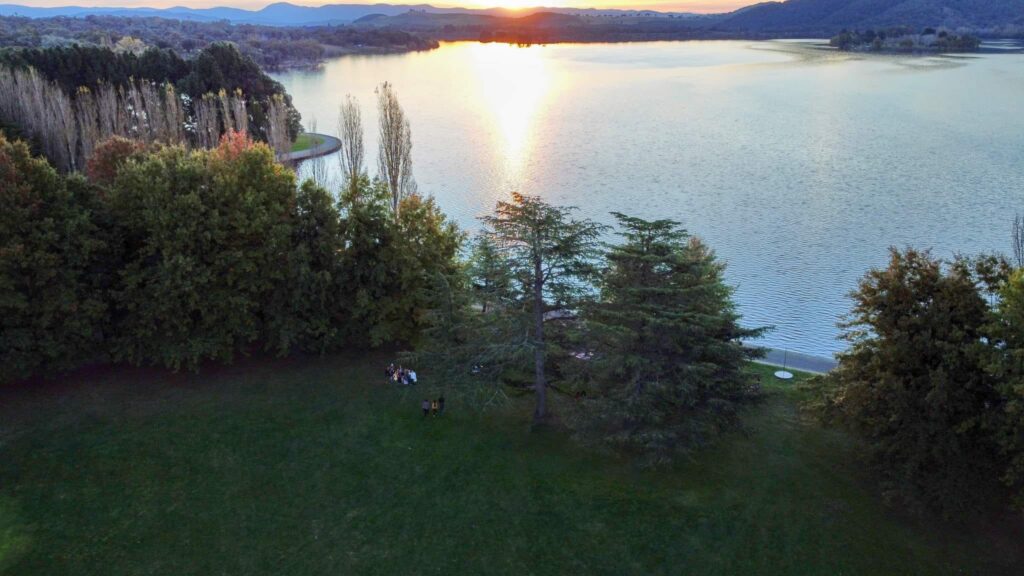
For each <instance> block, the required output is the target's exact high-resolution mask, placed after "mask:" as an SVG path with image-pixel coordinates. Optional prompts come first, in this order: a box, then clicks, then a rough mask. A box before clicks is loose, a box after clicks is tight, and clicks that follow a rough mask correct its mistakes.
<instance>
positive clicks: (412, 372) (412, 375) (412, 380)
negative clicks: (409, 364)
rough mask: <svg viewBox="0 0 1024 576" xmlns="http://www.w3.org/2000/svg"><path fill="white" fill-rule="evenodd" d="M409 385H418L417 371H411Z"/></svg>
mask: <svg viewBox="0 0 1024 576" xmlns="http://www.w3.org/2000/svg"><path fill="white" fill-rule="evenodd" d="M409 384H416V371H415V370H413V369H412V368H410V369H409Z"/></svg>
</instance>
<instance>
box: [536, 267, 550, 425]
mask: <svg viewBox="0 0 1024 576" xmlns="http://www.w3.org/2000/svg"><path fill="white" fill-rule="evenodd" d="M533 273H534V276H533V331H534V334H533V338H534V342H533V370H534V373H533V380H534V389H535V392H536V394H537V407H536V409H535V410H534V412H533V422H534V424H540V423H543V422H544V421H545V420H546V419H547V416H548V407H547V401H548V390H547V388H548V382H547V378H546V377H545V376H544V359H545V358H544V356H545V350H544V345H545V342H544V275H543V269H542V262H541V259H540V257H535V258H534V260H533Z"/></svg>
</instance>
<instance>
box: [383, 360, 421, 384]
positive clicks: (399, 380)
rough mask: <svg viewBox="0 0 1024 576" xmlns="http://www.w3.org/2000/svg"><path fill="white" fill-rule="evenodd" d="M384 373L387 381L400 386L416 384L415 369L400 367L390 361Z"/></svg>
mask: <svg viewBox="0 0 1024 576" xmlns="http://www.w3.org/2000/svg"><path fill="white" fill-rule="evenodd" d="M384 374H385V375H386V376H387V379H388V382H394V383H395V384H401V385H402V386H410V385H413V384H416V371H415V370H412V369H410V368H402V367H401V366H395V365H394V363H391V364H388V367H387V368H385V369H384Z"/></svg>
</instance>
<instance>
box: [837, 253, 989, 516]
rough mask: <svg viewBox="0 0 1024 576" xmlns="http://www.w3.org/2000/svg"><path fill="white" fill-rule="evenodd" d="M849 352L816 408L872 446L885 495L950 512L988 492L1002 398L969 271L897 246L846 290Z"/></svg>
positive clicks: (976, 289) (977, 292)
mask: <svg viewBox="0 0 1024 576" xmlns="http://www.w3.org/2000/svg"><path fill="white" fill-rule="evenodd" d="M851 297H852V298H853V300H854V307H853V311H852V313H851V316H850V318H849V320H848V321H847V322H845V323H844V324H843V325H842V327H843V328H844V330H845V333H844V336H843V337H844V338H845V339H846V340H847V341H848V342H849V343H850V348H849V349H848V350H847V351H845V352H843V353H841V354H840V355H839V367H838V368H837V369H836V370H835V371H833V372H832V373H831V374H830V375H829V376H827V377H826V378H824V379H822V380H821V381H820V382H819V383H818V385H817V390H818V392H819V393H820V396H819V408H820V409H821V410H822V411H823V413H824V415H825V416H826V417H828V418H830V419H835V420H837V421H838V422H841V423H844V424H846V425H848V426H849V427H850V428H851V429H852V430H854V431H855V432H856V433H857V434H859V435H860V436H861V437H862V438H863V439H864V440H865V447H866V450H867V454H866V456H867V462H868V464H869V465H870V467H871V468H872V469H873V470H874V471H875V472H876V473H877V474H878V475H879V477H880V481H881V486H882V489H883V493H884V495H885V496H886V497H887V499H889V500H890V501H901V502H903V503H906V504H908V505H910V506H911V507H914V508H917V509H922V508H933V509H937V510H941V511H944V512H946V513H959V512H962V511H964V510H968V509H971V508H972V507H974V506H976V505H978V504H979V503H980V502H981V501H983V500H985V499H986V498H988V497H990V496H991V492H989V491H988V489H989V488H991V487H992V485H993V483H994V479H995V478H997V477H998V476H999V474H1000V473H1001V470H1000V468H1001V466H1000V464H999V457H998V449H997V446H996V442H995V441H994V439H993V435H992V426H993V419H994V415H995V414H996V413H998V412H999V406H1000V405H1001V397H1000V394H999V390H998V388H997V386H996V384H995V382H994V379H993V378H992V376H990V375H989V374H988V373H986V371H985V370H984V359H985V357H986V353H985V349H984V347H985V345H986V344H985V342H987V341H989V338H988V335H987V334H986V328H987V326H986V324H987V306H986V303H985V300H984V298H982V296H981V294H980V290H979V287H978V286H977V281H976V279H975V278H974V277H973V276H972V274H971V273H970V267H969V266H967V265H966V264H965V263H964V262H963V261H959V262H957V263H955V264H954V265H953V266H950V267H948V268H947V267H944V266H943V263H942V262H941V261H939V260H936V259H934V258H932V257H931V255H930V254H929V253H927V252H919V251H916V250H912V249H911V250H906V251H905V252H899V251H897V250H895V249H894V250H892V253H891V257H890V260H889V265H888V266H887V267H886V268H882V269H874V270H871V271H870V272H868V273H867V275H866V276H865V277H864V279H863V280H861V282H860V287H859V288H858V290H856V291H855V292H853V293H852V294H851Z"/></svg>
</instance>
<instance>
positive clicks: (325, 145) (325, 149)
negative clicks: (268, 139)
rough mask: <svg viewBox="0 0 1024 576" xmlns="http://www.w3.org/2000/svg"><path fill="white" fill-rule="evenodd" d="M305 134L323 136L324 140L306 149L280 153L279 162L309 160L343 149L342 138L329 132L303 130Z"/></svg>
mask: <svg viewBox="0 0 1024 576" xmlns="http://www.w3.org/2000/svg"><path fill="white" fill-rule="evenodd" d="M303 134H308V135H309V136H314V137H316V138H321V139H322V140H323V141H322V142H320V143H319V144H317V145H316V146H311V147H309V148H306V149H305V150H299V151H297V152H285V153H284V154H280V155H278V157H277V161H278V162H301V161H302V160H309V159H310V158H316V157H318V156H326V155H328V154H333V153H334V152H337V151H338V150H340V149H341V140H339V139H338V138H336V137H334V136H331V135H329V134H320V133H318V132H303Z"/></svg>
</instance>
